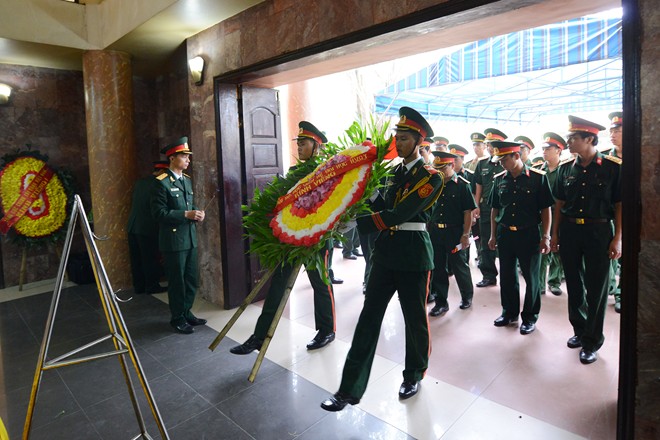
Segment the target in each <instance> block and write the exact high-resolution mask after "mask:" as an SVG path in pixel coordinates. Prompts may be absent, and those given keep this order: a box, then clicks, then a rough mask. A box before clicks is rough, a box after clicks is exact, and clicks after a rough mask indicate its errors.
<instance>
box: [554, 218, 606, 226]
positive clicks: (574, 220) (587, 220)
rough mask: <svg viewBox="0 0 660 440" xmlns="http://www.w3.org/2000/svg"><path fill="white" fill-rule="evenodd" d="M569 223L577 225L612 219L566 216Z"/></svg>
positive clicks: (604, 221)
mask: <svg viewBox="0 0 660 440" xmlns="http://www.w3.org/2000/svg"><path fill="white" fill-rule="evenodd" d="M564 220H566V221H567V222H569V223H575V224H576V225H584V224H586V223H609V222H610V220H609V219H607V218H577V217H564Z"/></svg>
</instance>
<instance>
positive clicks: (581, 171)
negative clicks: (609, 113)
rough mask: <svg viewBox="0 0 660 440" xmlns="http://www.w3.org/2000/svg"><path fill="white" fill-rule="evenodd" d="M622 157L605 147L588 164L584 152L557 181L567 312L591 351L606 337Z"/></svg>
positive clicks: (575, 328)
mask: <svg viewBox="0 0 660 440" xmlns="http://www.w3.org/2000/svg"><path fill="white" fill-rule="evenodd" d="M575 119H577V118H575ZM594 125H595V124H594ZM601 129H604V127H602V128H601ZM597 132H598V131H596V130H595V133H597ZM592 135H594V136H595V135H596V134H592ZM620 162H621V161H620V160H619V159H617V158H615V157H612V156H605V155H603V154H601V153H597V154H596V156H595V157H594V159H593V160H592V161H591V163H589V165H587V166H586V167H584V166H582V165H581V164H580V160H579V158H578V159H574V160H571V161H569V162H567V163H565V164H563V165H562V167H561V168H562V169H561V172H560V174H559V179H558V180H557V182H556V184H555V192H554V195H555V198H556V199H557V200H560V201H563V202H564V205H563V207H562V209H561V214H562V223H561V224H560V225H559V253H560V256H561V260H562V263H563V266H564V273H565V275H566V287H567V290H568V318H569V320H570V322H571V325H572V326H573V331H574V333H575V335H576V336H577V337H578V338H580V340H581V344H582V348H583V350H584V351H588V352H596V351H597V350H598V349H599V348H600V347H601V346H602V344H603V341H604V340H605V336H604V335H603V321H604V319H605V310H606V306H607V289H608V284H609V279H608V273H609V267H610V259H609V254H608V249H609V245H610V242H611V241H612V238H613V231H612V226H611V222H612V221H613V219H614V205H615V204H616V203H619V202H621V165H620Z"/></svg>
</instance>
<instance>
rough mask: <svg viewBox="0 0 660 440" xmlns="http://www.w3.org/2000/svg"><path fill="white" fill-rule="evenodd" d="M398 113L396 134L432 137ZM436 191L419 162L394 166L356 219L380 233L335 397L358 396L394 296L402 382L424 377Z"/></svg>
mask: <svg viewBox="0 0 660 440" xmlns="http://www.w3.org/2000/svg"><path fill="white" fill-rule="evenodd" d="M399 114H400V116H401V119H400V121H399V123H398V124H397V131H416V132H418V133H419V134H420V135H421V136H422V138H424V137H426V136H427V135H428V136H432V135H433V131H432V129H431V128H430V126H429V125H428V123H427V122H426V121H425V120H424V118H423V117H422V116H421V115H419V113H417V112H416V111H414V110H413V109H410V108H407V107H403V108H401V109H400V110H399ZM420 121H421V122H420ZM422 124H423V125H422ZM420 126H421V128H420ZM408 168H410V169H408ZM441 188H442V178H441V177H440V175H439V174H438V172H437V171H435V170H434V169H433V168H431V167H429V166H425V165H424V164H423V162H422V159H421V158H418V159H416V160H412V161H411V162H410V163H408V164H407V166H406V165H404V164H400V165H399V166H398V168H397V169H396V170H395V174H394V176H393V177H392V178H391V179H389V180H388V183H387V189H386V192H385V195H384V199H377V200H376V201H375V202H374V204H373V206H372V209H373V210H374V211H375V212H374V214H372V215H370V216H364V217H358V218H357V225H358V229H359V231H360V232H361V233H369V232H373V231H380V234H379V235H378V238H377V239H376V243H375V246H374V251H373V254H372V261H373V265H372V268H371V274H370V276H369V279H368V281H367V289H366V293H365V298H364V306H363V309H362V312H361V313H360V317H359V319H358V323H357V325H356V327H355V333H354V336H353V342H352V344H351V348H350V350H349V352H348V355H347V357H346V363H345V364H344V370H343V374H342V380H341V384H340V386H339V392H338V394H348V395H350V396H352V397H353V398H356V399H358V400H359V399H360V398H361V397H362V395H363V394H364V392H365V389H366V387H367V382H368V381H369V374H370V372H371V364H372V363H373V358H374V355H375V354H376V345H377V343H378V336H379V333H380V327H381V324H382V321H383V316H384V315H385V311H386V310H387V306H388V304H389V302H390V300H391V299H392V296H393V295H394V292H395V291H396V292H398V294H399V303H400V304H401V310H402V312H403V318H404V322H405V326H406V359H405V369H404V370H403V379H404V383H405V382H406V381H410V382H415V383H416V382H417V381H419V380H421V379H422V378H423V377H424V374H425V372H426V369H427V368H428V358H429V353H430V351H431V350H430V348H431V347H430V344H431V342H430V335H429V329H428V321H427V318H426V299H427V295H428V283H429V278H430V271H431V270H432V269H433V247H432V245H431V239H430V237H429V233H428V231H427V230H426V224H427V223H428V221H429V220H430V218H431V208H432V206H433V203H434V202H435V201H436V199H437V197H438V196H439V194H440V191H441ZM415 392H416V389H415ZM399 394H400V395H401V391H400V392H399ZM327 403H328V404H329V406H326V407H324V408H326V409H328V408H330V409H331V410H337V409H341V408H339V407H335V405H333V402H332V401H330V402H327ZM324 404H325V402H324ZM344 405H345V403H344ZM339 406H341V407H343V406H342V405H339Z"/></svg>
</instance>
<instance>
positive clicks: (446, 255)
mask: <svg viewBox="0 0 660 440" xmlns="http://www.w3.org/2000/svg"><path fill="white" fill-rule="evenodd" d="M433 156H434V157H435V158H434V160H433V167H434V168H435V169H436V170H438V171H440V173H442V175H443V181H444V189H443V190H442V193H441V194H440V197H439V198H438V201H437V202H436V204H435V206H434V207H433V212H432V214H431V222H430V223H429V227H430V228H431V230H430V231H429V233H430V235H431V243H433V255H434V262H433V264H434V266H435V269H433V275H432V278H431V286H432V289H433V291H434V292H435V294H436V298H435V306H434V307H433V308H432V309H431V312H430V313H429V315H431V316H440V315H442V314H444V313H446V312H447V311H448V310H449V303H448V302H447V296H448V294H449V276H448V275H447V263H449V265H450V267H451V269H452V271H453V273H454V277H455V279H456V284H458V288H459V291H460V292H461V303H460V305H459V308H460V309H461V310H465V309H469V308H470V307H471V306H472V297H473V294H474V287H473V285H472V275H471V274H470V267H469V266H468V264H467V260H466V258H465V254H466V253H468V252H469V250H468V248H469V246H470V227H471V226H472V210H473V209H475V208H476V207H477V205H476V204H475V203H474V197H472V192H471V191H470V183H469V182H468V181H467V180H465V179H464V178H463V177H460V176H459V175H458V174H456V173H455V172H454V164H455V161H456V158H457V155H455V154H452V153H447V152H444V151H434V152H433Z"/></svg>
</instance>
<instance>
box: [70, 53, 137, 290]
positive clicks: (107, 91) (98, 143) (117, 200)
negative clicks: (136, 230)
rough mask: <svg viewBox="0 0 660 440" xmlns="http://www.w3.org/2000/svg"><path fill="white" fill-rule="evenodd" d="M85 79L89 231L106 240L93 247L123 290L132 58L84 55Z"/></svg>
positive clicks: (131, 161)
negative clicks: (90, 215) (91, 217)
mask: <svg viewBox="0 0 660 440" xmlns="http://www.w3.org/2000/svg"><path fill="white" fill-rule="evenodd" d="M83 79H84V86H85V113H86V122H87V151H88V157H89V177H90V184H91V185H90V188H91V197H92V213H93V217H94V224H93V228H94V233H95V234H96V235H98V236H106V237H108V239H107V240H104V241H97V242H96V245H97V247H98V249H99V253H100V254H101V258H102V259H103V264H104V266H105V269H106V271H107V273H108V277H109V279H110V282H111V283H112V287H113V288H126V287H129V286H131V270H130V262H129V258H128V244H127V238H126V223H127V221H128V214H129V210H130V207H131V190H132V187H133V183H134V182H135V179H136V177H137V166H136V163H135V139H134V135H133V88H132V73H131V60H130V56H129V55H128V54H126V53H123V52H115V51H104V50H92V51H87V52H85V53H84V54H83ZM74 160H75V158H74ZM85 208H86V209H87V210H89V207H87V206H86V207H85Z"/></svg>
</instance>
